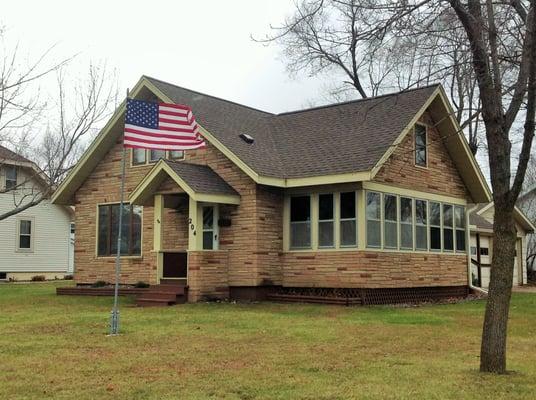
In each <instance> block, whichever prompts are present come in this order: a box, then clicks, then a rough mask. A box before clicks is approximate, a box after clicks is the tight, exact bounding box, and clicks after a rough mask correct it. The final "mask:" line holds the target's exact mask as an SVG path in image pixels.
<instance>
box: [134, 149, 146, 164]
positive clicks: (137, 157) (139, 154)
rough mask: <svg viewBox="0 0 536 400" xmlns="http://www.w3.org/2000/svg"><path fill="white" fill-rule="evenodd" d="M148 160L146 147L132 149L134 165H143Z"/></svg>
mask: <svg viewBox="0 0 536 400" xmlns="http://www.w3.org/2000/svg"><path fill="white" fill-rule="evenodd" d="M146 162H147V152H146V151H145V149H132V165H141V164H145V163H146Z"/></svg>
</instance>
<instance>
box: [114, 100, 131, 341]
mask: <svg viewBox="0 0 536 400" xmlns="http://www.w3.org/2000/svg"><path fill="white" fill-rule="evenodd" d="M126 102H128V89H127V98H126ZM126 107H127V104H125V110H126ZM125 115H126V111H125ZM122 144H123V154H122V156H121V195H120V201H119V227H118V229H117V254H116V256H115V287H114V305H113V308H112V315H111V318H110V336H114V335H118V334H119V309H118V300H119V277H120V274H121V236H122V232H121V231H122V229H123V204H124V198H125V164H126V153H127V149H126V147H125V141H124V140H122Z"/></svg>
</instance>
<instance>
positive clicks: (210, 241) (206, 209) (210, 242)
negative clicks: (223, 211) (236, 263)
mask: <svg viewBox="0 0 536 400" xmlns="http://www.w3.org/2000/svg"><path fill="white" fill-rule="evenodd" d="M203 250H218V207H217V206H203Z"/></svg>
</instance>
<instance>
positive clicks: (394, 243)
mask: <svg viewBox="0 0 536 400" xmlns="http://www.w3.org/2000/svg"><path fill="white" fill-rule="evenodd" d="M383 209H384V211H383V212H384V224H383V234H384V238H383V243H384V247H385V248H388V249H396V248H398V230H397V229H398V207H397V198H396V196H393V195H389V194H386V195H384V196H383Z"/></svg>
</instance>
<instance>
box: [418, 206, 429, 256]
mask: <svg viewBox="0 0 536 400" xmlns="http://www.w3.org/2000/svg"><path fill="white" fill-rule="evenodd" d="M427 211H428V202H427V201H426V200H415V248H416V249H417V250H428V217H427V214H428V212H427Z"/></svg>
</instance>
